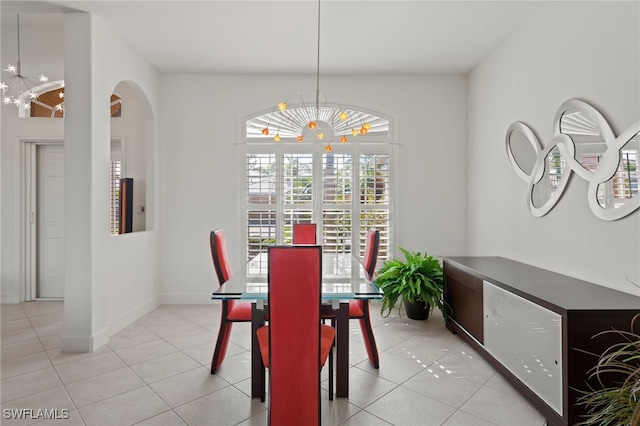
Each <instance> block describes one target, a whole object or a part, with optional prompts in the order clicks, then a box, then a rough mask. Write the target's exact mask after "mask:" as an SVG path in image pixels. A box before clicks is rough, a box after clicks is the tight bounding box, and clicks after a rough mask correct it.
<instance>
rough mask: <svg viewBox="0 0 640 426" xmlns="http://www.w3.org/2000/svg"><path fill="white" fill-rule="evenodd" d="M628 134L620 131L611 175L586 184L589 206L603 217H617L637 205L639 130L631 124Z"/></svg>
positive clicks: (624, 214)
mask: <svg viewBox="0 0 640 426" xmlns="http://www.w3.org/2000/svg"><path fill="white" fill-rule="evenodd" d="M636 127H638V126H636ZM634 132H635V133H634ZM627 134H629V135H630V136H627V137H625V134H623V135H620V137H619V138H618V139H622V140H621V143H624V145H622V146H621V147H620V149H619V150H618V151H617V152H618V158H617V167H616V168H615V171H614V173H613V175H612V176H611V177H610V178H609V179H607V180H606V181H604V182H597V181H595V180H594V181H593V182H591V185H590V187H589V205H590V207H591V210H592V211H593V212H594V213H595V214H596V216H598V217H599V218H601V219H604V220H616V219H620V218H622V217H624V216H626V215H628V214H630V213H631V212H633V211H634V210H636V209H637V208H638V207H640V196H639V191H638V189H639V188H638V187H639V174H640V172H639V170H638V169H640V131H638V129H635V128H634V129H633V130H631V131H630V132H628V133H627ZM624 139H627V141H626V143H625V142H623V141H624Z"/></svg>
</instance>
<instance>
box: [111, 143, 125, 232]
mask: <svg viewBox="0 0 640 426" xmlns="http://www.w3.org/2000/svg"><path fill="white" fill-rule="evenodd" d="M122 151H123V150H122V142H121V141H118V140H112V141H111V161H110V167H109V182H110V184H109V229H110V231H111V235H118V230H119V229H120V178H121V177H122V168H123V167H122V166H123V164H122V163H123V161H122V160H123V158H122V157H123V156H122Z"/></svg>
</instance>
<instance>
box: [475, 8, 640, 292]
mask: <svg viewBox="0 0 640 426" xmlns="http://www.w3.org/2000/svg"><path fill="white" fill-rule="evenodd" d="M639 13H640V11H639V6H638V2H548V3H546V4H545V5H544V6H543V7H542V8H541V9H540V10H539V11H538V12H537V13H536V14H535V15H534V16H533V17H532V18H531V19H530V20H529V21H528V22H527V23H526V24H525V25H523V26H522V27H521V28H519V29H518V30H517V31H516V32H515V33H514V34H513V35H512V36H511V37H510V38H509V39H508V40H507V41H506V42H505V43H504V44H503V45H502V46H500V47H499V48H498V49H497V50H496V51H494V52H493V54H492V55H491V56H490V57H488V58H487V59H486V60H485V61H483V63H482V64H481V65H480V66H478V67H477V68H476V69H475V70H474V71H473V72H472V74H471V75H470V78H469V144H468V151H469V253H470V254H471V255H499V256H504V257H508V258H512V259H515V260H519V261H522V262H526V263H530V264H533V265H536V266H540V267H543V268H546V269H550V270H553V271H557V272H560V273H563V274H566V275H570V276H573V277H576V278H581V279H584V280H587V281H590V282H594V283H597V284H601V285H603V286H607V287H612V288H616V289H619V290H622V291H625V292H629V293H634V294H640V289H639V288H638V286H637V285H638V283H640V280H639V279H638V277H639V268H640V267H639V262H640V261H639V259H640V250H639V246H640V226H639V225H640V213H639V212H638V211H636V212H635V213H634V214H633V215H631V216H629V217H627V218H624V219H621V220H618V221H615V222H605V221H602V220H600V219H597V218H596V217H595V216H594V215H593V214H592V213H591V211H590V209H589V207H588V204H587V197H586V194H587V183H586V182H585V181H584V180H582V179H580V178H579V177H578V176H577V175H574V176H572V177H571V180H570V181H569V185H568V187H567V188H566V189H565V191H564V195H563V196H562V198H561V199H560V200H559V202H558V203H557V204H556V206H555V207H554V208H553V209H552V210H551V211H550V212H549V213H548V214H547V215H546V216H544V217H542V218H535V217H533V216H532V215H531V214H530V213H529V211H528V210H527V202H526V200H527V195H526V192H527V184H526V183H525V182H524V181H522V180H521V179H519V178H518V177H517V176H516V174H515V172H514V171H513V169H512V168H511V164H510V163H509V161H508V158H507V155H506V151H505V147H504V138H505V132H506V130H507V128H508V126H509V125H510V124H511V123H513V122H515V121H524V122H525V123H527V124H528V125H529V126H530V127H531V128H532V129H533V130H534V131H535V132H536V134H537V136H538V137H539V139H540V141H541V142H542V143H543V145H544V144H546V143H548V142H549V141H550V139H551V137H552V136H553V119H554V116H555V114H556V111H557V110H558V108H559V107H560V105H561V104H562V103H563V102H564V101H566V100H568V99H571V98H580V99H582V100H584V101H587V102H589V103H590V104H592V105H593V106H594V107H596V108H597V109H598V110H600V111H601V112H602V113H603V115H604V116H605V117H606V118H607V119H608V121H609V124H610V125H611V127H612V128H613V130H614V132H615V134H619V133H621V132H622V131H623V130H624V129H625V128H627V127H628V126H629V125H631V124H632V123H633V122H635V121H637V120H638V119H639V117H640V110H639V108H640V102H639V99H640V69H639V65H640V56H639V54H640V37H638V26H639V19H638V18H639V16H640V14H639ZM629 280H632V281H634V282H635V283H636V285H633V284H631V283H630V282H629Z"/></svg>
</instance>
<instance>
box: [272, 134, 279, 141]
mask: <svg viewBox="0 0 640 426" xmlns="http://www.w3.org/2000/svg"><path fill="white" fill-rule="evenodd" d="M273 140H274V141H276V142H280V135H279V134H277V133H276V135H275V136H274V137H273Z"/></svg>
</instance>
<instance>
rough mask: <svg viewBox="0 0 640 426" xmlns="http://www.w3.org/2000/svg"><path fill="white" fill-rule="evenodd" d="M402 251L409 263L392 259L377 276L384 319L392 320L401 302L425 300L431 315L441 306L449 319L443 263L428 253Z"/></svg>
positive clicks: (381, 311) (376, 280)
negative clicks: (390, 317)
mask: <svg viewBox="0 0 640 426" xmlns="http://www.w3.org/2000/svg"><path fill="white" fill-rule="evenodd" d="M398 249H399V250H400V251H401V252H402V254H404V257H405V259H406V261H405V262H402V261H400V260H397V259H392V260H389V261H387V262H385V264H384V265H383V266H382V268H380V269H379V270H378V271H377V273H376V278H375V282H376V285H377V286H378V288H379V289H380V290H381V291H382V307H381V308H380V313H381V314H382V316H383V317H388V316H389V315H390V314H391V311H392V310H393V308H394V307H395V306H396V304H397V303H398V301H407V302H409V303H413V302H419V301H422V302H425V303H426V304H427V305H428V307H429V308H428V309H429V313H431V312H433V308H434V307H436V306H437V307H438V309H440V311H441V312H442V314H443V315H444V317H445V318H447V315H448V312H449V310H448V307H447V306H446V304H445V302H444V300H443V289H444V277H443V273H442V265H441V263H440V260H439V259H437V258H436V257H434V256H430V255H428V254H427V253H424V254H421V253H419V252H412V251H409V250H405V249H403V248H402V247H398ZM398 313H400V306H398Z"/></svg>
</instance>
